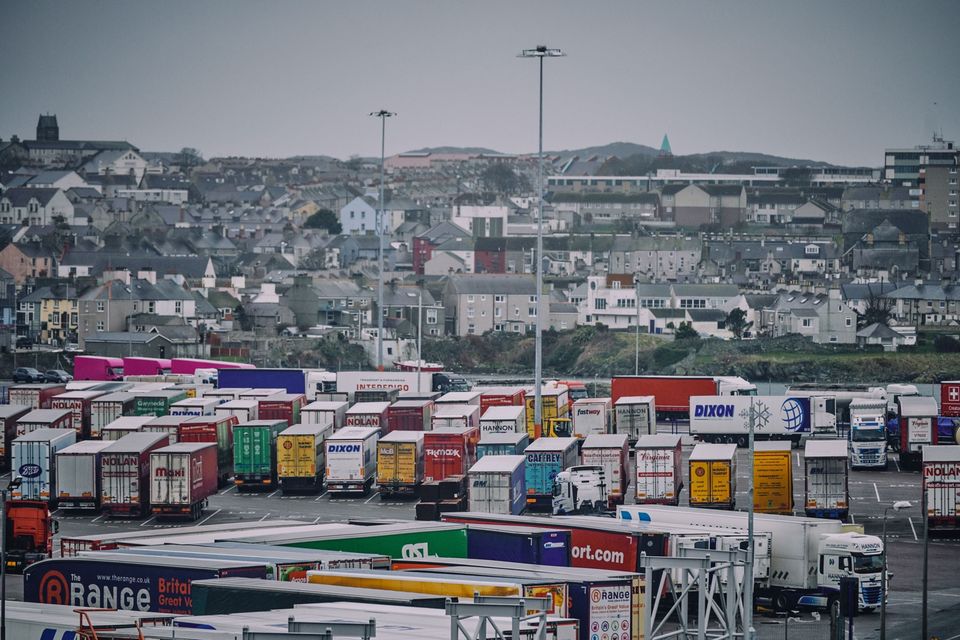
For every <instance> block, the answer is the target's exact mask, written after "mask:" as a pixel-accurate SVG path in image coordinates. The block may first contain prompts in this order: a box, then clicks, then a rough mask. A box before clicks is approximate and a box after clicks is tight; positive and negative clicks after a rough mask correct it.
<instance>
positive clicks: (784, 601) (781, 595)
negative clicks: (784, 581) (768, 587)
mask: <svg viewBox="0 0 960 640" xmlns="http://www.w3.org/2000/svg"><path fill="white" fill-rule="evenodd" d="M791 600H792V598H791V597H790V594H789V593H787V592H786V591H780V592H778V593H777V595H775V596H774V597H773V608H774V609H776V610H777V611H789V610H790V601H791Z"/></svg>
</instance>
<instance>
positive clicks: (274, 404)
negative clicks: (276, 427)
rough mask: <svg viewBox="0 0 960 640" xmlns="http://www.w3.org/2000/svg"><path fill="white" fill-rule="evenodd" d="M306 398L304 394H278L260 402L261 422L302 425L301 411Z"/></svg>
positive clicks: (259, 413)
mask: <svg viewBox="0 0 960 640" xmlns="http://www.w3.org/2000/svg"><path fill="white" fill-rule="evenodd" d="M305 400H306V398H305V397H304V395H303V394H302V393H278V394H276V395H273V396H270V397H269V398H263V399H261V400H260V406H259V408H258V409H257V413H258V415H259V419H260V420H284V421H286V423H287V426H288V427H289V426H292V425H295V424H299V423H300V409H301V408H303V405H304V401H305Z"/></svg>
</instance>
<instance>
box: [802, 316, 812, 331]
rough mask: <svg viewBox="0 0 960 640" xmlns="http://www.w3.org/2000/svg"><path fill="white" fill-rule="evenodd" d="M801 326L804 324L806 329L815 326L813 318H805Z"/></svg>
mask: <svg viewBox="0 0 960 640" xmlns="http://www.w3.org/2000/svg"><path fill="white" fill-rule="evenodd" d="M800 326H802V327H803V328H805V329H807V328H810V327H812V326H813V320H811V319H810V318H804V319H803V321H802V322H801V323H800Z"/></svg>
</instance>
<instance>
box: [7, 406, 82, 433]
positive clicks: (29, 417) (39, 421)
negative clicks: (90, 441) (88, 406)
mask: <svg viewBox="0 0 960 640" xmlns="http://www.w3.org/2000/svg"><path fill="white" fill-rule="evenodd" d="M37 429H73V413H72V412H71V411H70V410H69V409H34V410H33V411H31V412H30V413H28V414H26V415H24V416H23V417H21V418H20V419H19V420H17V436H22V435H26V434H28V433H30V432H31V431H36V430H37ZM77 435H78V437H79V434H77Z"/></svg>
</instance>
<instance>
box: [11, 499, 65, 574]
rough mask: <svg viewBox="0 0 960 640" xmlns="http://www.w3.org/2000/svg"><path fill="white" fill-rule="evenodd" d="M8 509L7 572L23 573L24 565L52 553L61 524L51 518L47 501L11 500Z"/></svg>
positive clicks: (47, 556) (42, 558)
mask: <svg viewBox="0 0 960 640" xmlns="http://www.w3.org/2000/svg"><path fill="white" fill-rule="evenodd" d="M6 508H7V521H6V523H5V526H6V531H5V535H4V539H5V540H6V545H7V550H6V551H7V554H6V555H7V571H10V572H12V573H21V572H22V571H23V569H24V567H27V566H29V565H31V564H33V563H34V562H39V561H40V560H44V559H46V558H49V557H50V556H51V553H52V552H53V534H55V533H56V532H57V531H58V529H59V526H58V525H59V523H57V522H56V521H55V520H53V519H52V518H51V517H50V510H49V508H48V507H47V503H46V502H40V501H37V500H11V501H8V502H7V507H6Z"/></svg>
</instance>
